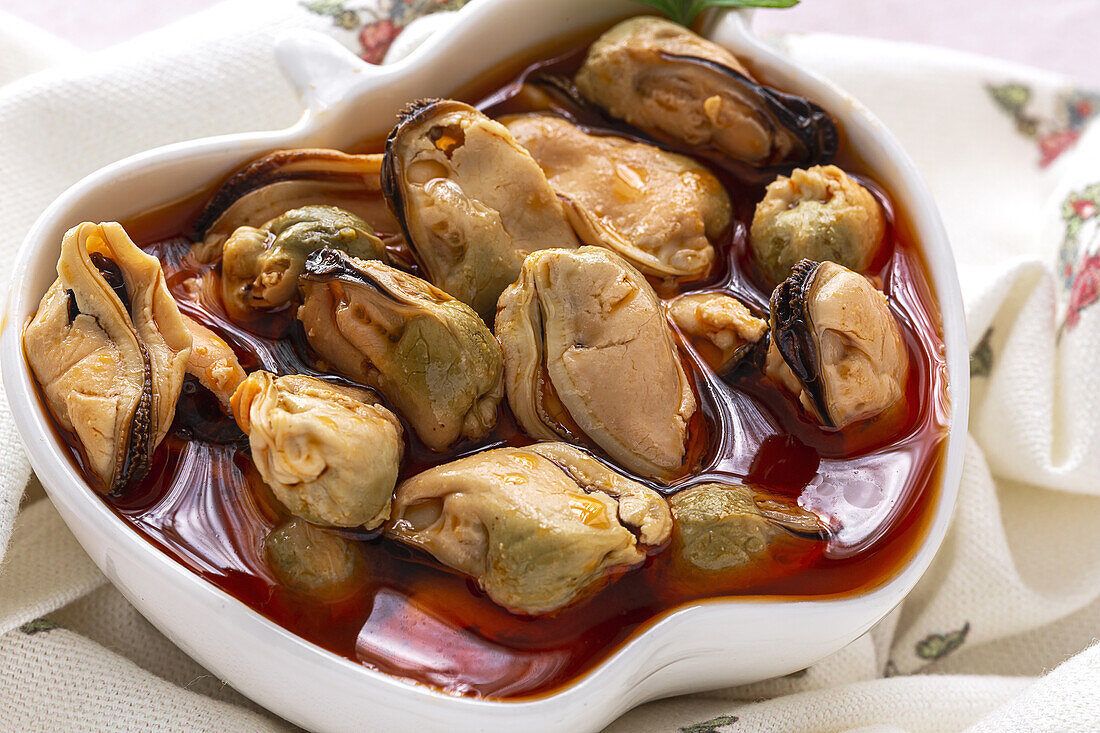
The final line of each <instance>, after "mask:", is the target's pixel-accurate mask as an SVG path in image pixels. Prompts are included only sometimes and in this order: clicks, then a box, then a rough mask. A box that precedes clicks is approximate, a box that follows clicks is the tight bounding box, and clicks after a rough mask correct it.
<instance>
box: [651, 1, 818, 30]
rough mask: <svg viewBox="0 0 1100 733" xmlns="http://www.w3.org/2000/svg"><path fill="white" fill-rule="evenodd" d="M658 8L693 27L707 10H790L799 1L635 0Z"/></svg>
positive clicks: (676, 20)
mask: <svg viewBox="0 0 1100 733" xmlns="http://www.w3.org/2000/svg"><path fill="white" fill-rule="evenodd" d="M634 1H635V2H639V3H642V4H643V5H648V6H650V7H651V8H656V9H657V10H660V11H661V12H662V13H664V14H665V15H667V16H668V17H669V18H671V19H672V20H673V21H675V22H677V23H679V24H680V25H684V26H688V25H691V23H692V21H694V20H695V18H696V16H698V15H699V13H701V12H703V11H704V10H706V9H707V8H789V7H793V6H795V5H798V2H799V0H634Z"/></svg>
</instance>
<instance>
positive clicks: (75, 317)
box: [23, 222, 191, 494]
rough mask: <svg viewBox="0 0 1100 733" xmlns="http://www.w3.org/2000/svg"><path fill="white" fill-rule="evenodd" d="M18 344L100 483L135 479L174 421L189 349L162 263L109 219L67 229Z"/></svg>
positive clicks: (113, 487) (117, 487)
mask: <svg viewBox="0 0 1100 733" xmlns="http://www.w3.org/2000/svg"><path fill="white" fill-rule="evenodd" d="M23 347H24V350H25V353H26V357H27V361H28V363H29V364H30V367H31V370H32V371H33V372H34V376H35V378H36V379H37V380H38V383H39V384H40V385H41V386H42V391H43V393H44V394H45V396H46V402H47V404H48V405H49V408H50V411H51V412H52V413H53V415H54V417H55V418H56V419H57V421H58V422H59V423H60V424H61V426H62V427H63V428H65V429H66V430H68V431H70V432H72V433H75V434H76V437H77V439H78V440H79V441H80V445H81V446H82V447H83V449H84V454H85V456H86V458H87V460H88V465H89V467H90V468H91V470H92V472H93V473H94V474H95V475H96V476H97V477H98V478H99V480H100V481H101V482H102V489H103V490H104V491H106V492H108V493H112V494H117V493H120V492H122V491H123V490H124V489H125V488H126V487H127V486H129V485H131V484H132V483H134V482H136V481H138V480H140V479H141V477H142V476H144V475H145V473H146V471H148V468H149V461H150V458H151V457H152V454H153V450H154V449H155V448H156V447H157V445H159V444H160V441H161V440H162V439H163V438H164V436H165V434H166V433H167V432H168V428H169V426H170V425H171V423H172V417H173V415H174V414H175V410H176V402H177V400H178V399H179V395H180V390H181V388H182V385H183V378H184V372H185V368H186V365H187V360H188V357H189V355H190V353H191V334H190V332H189V331H188V330H187V327H186V325H185V324H184V321H183V318H182V317H181V315H180V312H179V308H178V307H177V306H176V302H175V301H174V300H173V299H172V296H171V294H170V293H169V292H168V287H167V285H166V284H165V281H164V272H163V271H162V270H161V266H160V261H159V260H157V258H156V257H152V256H150V255H147V254H145V253H144V252H142V251H141V250H140V249H139V248H138V247H137V245H135V244H134V243H133V242H132V241H130V238H129V237H128V236H127V235H126V232H125V231H124V230H123V228H122V227H121V226H120V225H118V224H116V223H114V222H110V223H106V224H92V223H90V222H85V223H83V224H79V225H77V226H75V227H73V228H72V229H70V230H69V231H68V232H66V234H65V238H64V240H63V241H62V243H61V258H60V259H59V260H58V261H57V280H55V281H54V283H53V285H51V286H50V289H49V290H48V291H46V295H45V296H44V297H43V298H42V302H41V303H40V304H39V306H38V311H37V312H36V313H35V315H34V318H33V319H31V322H30V323H29V324H28V325H27V328H26V331H25V332H24V334H23Z"/></svg>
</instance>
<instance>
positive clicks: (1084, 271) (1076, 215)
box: [1058, 183, 1100, 332]
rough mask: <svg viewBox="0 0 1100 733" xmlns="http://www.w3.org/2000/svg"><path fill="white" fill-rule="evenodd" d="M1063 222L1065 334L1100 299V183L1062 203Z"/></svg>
mask: <svg viewBox="0 0 1100 733" xmlns="http://www.w3.org/2000/svg"><path fill="white" fill-rule="evenodd" d="M1062 221H1063V222H1064V223H1065V227H1066V234H1065V238H1064V239H1063V240H1062V249H1061V252H1060V254H1059V263H1058V264H1059V275H1060V279H1061V283H1062V287H1063V289H1064V291H1065V297H1066V315H1065V320H1064V321H1063V322H1062V330H1063V332H1064V331H1067V330H1071V329H1073V328H1074V327H1075V326H1076V325H1077V324H1078V322H1079V321H1080V319H1081V311H1083V310H1084V309H1085V308H1087V307H1089V306H1091V305H1092V304H1094V303H1095V302H1096V301H1097V300H1098V299H1100V183H1094V184H1092V185H1091V186H1087V187H1085V188H1084V189H1082V190H1080V191H1075V192H1073V193H1070V195H1069V196H1067V197H1066V199H1065V201H1063V202H1062Z"/></svg>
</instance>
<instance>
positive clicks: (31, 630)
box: [19, 618, 61, 636]
mask: <svg viewBox="0 0 1100 733" xmlns="http://www.w3.org/2000/svg"><path fill="white" fill-rule="evenodd" d="M58 628H61V625H60V624H56V623H54V622H53V621H50V620H49V619H45V618H36V619H35V620H34V621H28V622H27V623H25V624H23V625H22V626H20V627H19V630H20V631H22V632H23V633H24V634H26V635H27V636H33V635H34V634H38V633H41V632H43V631H52V630H53V629H58Z"/></svg>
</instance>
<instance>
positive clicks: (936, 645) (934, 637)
mask: <svg viewBox="0 0 1100 733" xmlns="http://www.w3.org/2000/svg"><path fill="white" fill-rule="evenodd" d="M969 633H970V622H969V621H967V622H966V624H964V625H963V627H962V628H961V629H959V630H958V631H951V632H948V633H946V634H929V635H928V636H926V637H924V638H923V639H921V640H920V641H918V642H917V646H916V649H915V651H916V654H917V656H918V657H920V658H921V659H927V660H928V661H930V662H932V661H935V660H937V659H943V658H944V657H946V656H947V655H948V654H950V653H951V652H953V651H955V650H956V649H958V648H959V647H960V646H962V645H963V642H964V641H966V635H967V634H969Z"/></svg>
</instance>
